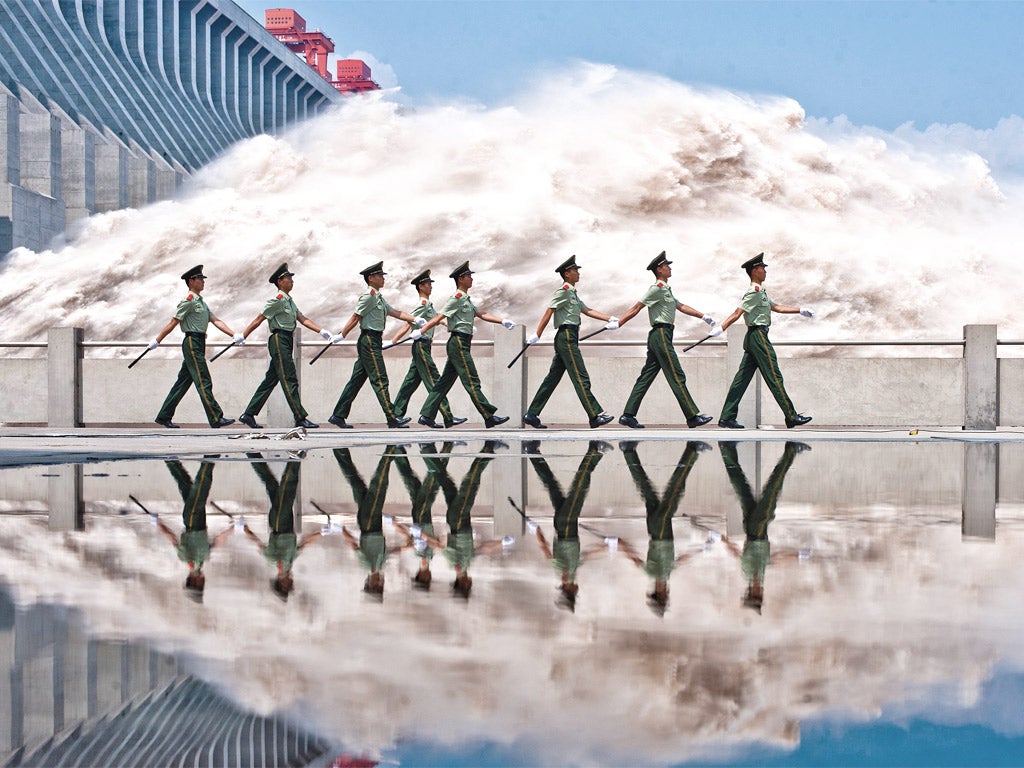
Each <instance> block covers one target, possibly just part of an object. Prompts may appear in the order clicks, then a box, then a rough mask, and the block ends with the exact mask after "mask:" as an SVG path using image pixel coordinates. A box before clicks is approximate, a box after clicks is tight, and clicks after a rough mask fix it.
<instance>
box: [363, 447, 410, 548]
mask: <svg viewBox="0 0 1024 768" xmlns="http://www.w3.org/2000/svg"><path fill="white" fill-rule="evenodd" d="M395 450H396V448H395V446H389V448H388V449H387V450H386V451H385V452H384V453H383V454H382V455H381V457H380V460H379V461H378V462H377V468H376V469H374V471H373V475H372V476H371V477H370V484H369V485H368V486H367V488H366V494H365V495H364V496H363V499H362V501H361V502H360V503H359V509H358V511H357V513H356V522H358V523H359V530H360V531H379V530H381V524H382V516H383V514H384V501H385V499H386V498H387V495H388V484H389V479H390V473H391V462H392V461H394V456H395ZM398 450H401V449H398Z"/></svg>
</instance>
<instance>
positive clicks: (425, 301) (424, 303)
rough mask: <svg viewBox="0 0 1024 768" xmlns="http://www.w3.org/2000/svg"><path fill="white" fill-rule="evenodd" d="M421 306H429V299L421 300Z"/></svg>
mask: <svg viewBox="0 0 1024 768" xmlns="http://www.w3.org/2000/svg"><path fill="white" fill-rule="evenodd" d="M420 306H421V307H425V306H427V300H426V299H423V301H421V302H420Z"/></svg>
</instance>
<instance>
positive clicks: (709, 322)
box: [701, 315, 715, 328]
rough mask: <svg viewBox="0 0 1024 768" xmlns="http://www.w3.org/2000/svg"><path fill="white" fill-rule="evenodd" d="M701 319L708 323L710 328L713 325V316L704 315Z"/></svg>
mask: <svg viewBox="0 0 1024 768" xmlns="http://www.w3.org/2000/svg"><path fill="white" fill-rule="evenodd" d="M701 320H703V321H704V322H705V323H707V324H708V325H710V326H711V327H712V328H714V327H715V318H713V317H712V316H711V315H704V317H702V318H701Z"/></svg>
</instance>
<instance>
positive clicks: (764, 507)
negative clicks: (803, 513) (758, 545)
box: [747, 443, 798, 539]
mask: <svg viewBox="0 0 1024 768" xmlns="http://www.w3.org/2000/svg"><path fill="white" fill-rule="evenodd" d="M797 453H798V451H797V448H796V446H795V445H794V444H793V443H786V447H785V449H784V450H783V451H782V456H780V457H779V460H778V462H776V464H775V469H773V470H772V473H771V475H770V476H769V477H768V481H767V482H766V483H765V484H764V488H762V489H761V498H760V499H758V500H757V507H756V512H755V514H754V515H751V517H752V518H756V519H757V522H758V527H757V529H756V530H754V531H753V532H749V533H748V534H747V535H748V536H753V537H754V538H758V539H763V538H765V537H766V536H767V535H768V523H769V522H771V521H772V520H774V519H775V505H776V504H778V503H779V496H781V495H782V484H783V482H785V480H786V473H787V472H789V470H790V467H792V466H793V459H795V458H796V455H797Z"/></svg>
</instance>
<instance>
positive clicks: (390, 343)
mask: <svg viewBox="0 0 1024 768" xmlns="http://www.w3.org/2000/svg"><path fill="white" fill-rule="evenodd" d="M393 346H395V342H393V341H385V342H384V343H383V344H381V345H380V348H381V349H382V350H383V349H391V347H393Z"/></svg>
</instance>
